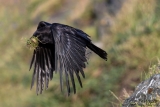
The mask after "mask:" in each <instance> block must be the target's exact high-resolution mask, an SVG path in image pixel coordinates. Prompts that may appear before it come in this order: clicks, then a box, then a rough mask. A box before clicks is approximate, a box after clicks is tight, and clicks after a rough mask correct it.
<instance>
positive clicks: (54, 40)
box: [27, 21, 107, 95]
mask: <svg viewBox="0 0 160 107" xmlns="http://www.w3.org/2000/svg"><path fill="white" fill-rule="evenodd" d="M27 46H29V47H33V48H34V52H33V57H32V60H31V64H30V69H31V68H32V66H34V72H33V77H32V83H31V88H32V87H33V85H34V81H35V80H36V81H37V86H36V92H37V94H39V93H42V91H43V89H44V88H45V89H47V88H48V85H49V80H51V79H52V78H53V74H54V72H59V74H60V86H61V91H62V90H63V76H65V83H66V86H67V92H68V95H69V94H70V92H71V89H70V84H72V87H73V91H74V93H76V86H75V80H74V75H76V77H77V79H78V81H79V84H80V86H81V87H82V82H81V78H80V74H81V75H82V77H83V78H84V77H85V74H84V71H83V68H85V67H86V65H85V62H87V59H86V54H85V53H86V48H89V49H91V50H92V51H93V52H95V53H96V54H97V55H99V56H100V57H101V58H103V59H104V60H107V53H106V52H105V51H104V50H102V49H100V48H99V47H97V46H95V45H94V44H93V43H92V42H91V40H90V38H89V36H88V35H87V34H86V33H84V32H83V31H82V30H79V29H76V28H73V27H70V26H68V25H63V24H59V23H52V24H50V23H47V22H44V21H41V22H40V23H39V25H38V27H37V30H36V31H35V33H34V34H33V36H32V37H31V38H30V39H29V40H28V41H27ZM70 82H71V83H70Z"/></svg>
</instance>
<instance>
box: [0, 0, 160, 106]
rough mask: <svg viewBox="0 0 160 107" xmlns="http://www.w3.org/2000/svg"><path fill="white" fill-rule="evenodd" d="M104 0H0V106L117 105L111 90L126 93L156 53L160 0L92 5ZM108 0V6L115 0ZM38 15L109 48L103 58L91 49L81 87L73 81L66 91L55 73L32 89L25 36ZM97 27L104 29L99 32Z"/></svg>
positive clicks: (151, 62)
mask: <svg viewBox="0 0 160 107" xmlns="http://www.w3.org/2000/svg"><path fill="white" fill-rule="evenodd" d="M104 1H105V0H95V1H94V2H93V1H92V0H79V1H74V0H44V1H42V0H28V1H26V0H8V1H7V2H6V1H5V0H1V1H0V10H1V11H0V20H1V22H0V35H1V36H0V50H1V51H0V72H1V78H0V87H1V88H0V106H1V107H10V106H12V107H44V106H45V107H50V106H59V107H75V106H76V107H111V106H113V107H116V106H117V107H119V106H121V104H120V103H119V102H118V101H117V99H116V98H115V97H114V95H115V96H118V97H123V95H124V93H123V92H124V91H123V90H124V89H125V90H126V91H127V93H130V92H131V91H133V90H134V88H135V86H136V85H138V83H139V82H140V81H141V80H142V79H141V74H143V73H144V72H145V73H147V71H148V66H150V65H151V64H156V62H157V58H159V55H160V50H159V49H160V42H159V38H160V35H159V34H160V31H159V29H160V15H159V11H160V10H159V9H160V7H159V5H160V1H159V0H126V1H125V2H123V3H122V6H121V8H120V9H119V10H117V12H116V13H114V14H113V13H112V14H111V13H110V12H108V11H110V9H108V11H107V12H105V9H103V7H101V5H100V6H99V7H98V8H102V9H101V11H104V13H105V14H103V13H102V14H101V13H96V12H97V11H95V10H96V9H95V8H94V7H96V6H95V5H96V4H101V3H102V2H104ZM108 1H109V0H108ZM107 3H108V5H110V7H111V8H112V6H113V4H112V3H110V2H107ZM113 3H114V2H113ZM102 4H103V3H102ZM113 7H114V6H113ZM112 11H113V10H112ZM100 16H101V17H100ZM105 17H107V18H106V19H103V18H105ZM41 20H45V21H48V22H59V23H64V24H68V25H71V26H74V27H77V28H80V29H82V30H84V31H86V33H88V34H89V35H90V36H91V38H93V40H94V41H95V42H98V43H100V44H102V45H103V46H102V47H103V49H105V50H106V51H107V53H108V61H107V62H105V61H103V60H102V59H100V58H99V57H98V56H96V55H94V54H91V56H89V64H88V65H87V68H86V69H85V70H84V71H85V74H86V78H85V79H83V80H82V82H83V88H80V86H79V85H78V84H76V85H77V88H78V90H77V93H76V94H72V95H71V96H69V97H68V96H67V94H66V92H63V93H61V91H60V86H59V75H58V74H57V75H54V78H53V80H52V81H51V82H50V84H49V88H48V89H47V90H46V91H44V92H43V94H41V95H38V96H37V95H36V92H35V89H32V90H30V83H31V77H32V71H30V72H29V71H28V69H29V62H30V59H31V56H32V50H29V49H28V48H27V46H26V42H27V40H28V38H30V37H31V36H32V34H33V32H34V31H35V29H36V27H37V24H38V23H39V21H41ZM108 20H109V22H108ZM105 22H107V24H106V25H104V24H105ZM108 23H109V25H108ZM107 26H109V27H107ZM101 28H102V29H104V31H105V33H103V34H102V33H100V30H101ZM99 29H100V30H99ZM113 93H114V95H113Z"/></svg>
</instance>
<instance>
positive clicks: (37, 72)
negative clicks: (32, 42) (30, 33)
mask: <svg viewBox="0 0 160 107" xmlns="http://www.w3.org/2000/svg"><path fill="white" fill-rule="evenodd" d="M54 61H55V59H54V46H48V45H45V46H43V47H41V46H38V47H37V48H36V49H35V50H34V52H33V57H32V60H31V64H30V69H31V68H32V65H34V71H33V77H32V83H31V88H32V87H33V85H34V81H35V80H36V79H37V86H36V92H37V94H39V93H42V91H43V89H44V87H45V88H46V89H47V88H48V84H49V80H50V79H52V77H53V71H54Z"/></svg>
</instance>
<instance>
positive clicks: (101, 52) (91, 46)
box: [87, 42, 107, 61]
mask: <svg viewBox="0 0 160 107" xmlns="http://www.w3.org/2000/svg"><path fill="white" fill-rule="evenodd" d="M87 47H88V48H89V49H91V50H92V51H93V52H95V53H96V54H97V55H99V56H100V57H101V58H103V59H104V60H106V61H107V53H106V52H105V51H104V50H102V49H100V48H99V47H97V46H95V45H94V44H92V43H91V42H90V43H88V44H87Z"/></svg>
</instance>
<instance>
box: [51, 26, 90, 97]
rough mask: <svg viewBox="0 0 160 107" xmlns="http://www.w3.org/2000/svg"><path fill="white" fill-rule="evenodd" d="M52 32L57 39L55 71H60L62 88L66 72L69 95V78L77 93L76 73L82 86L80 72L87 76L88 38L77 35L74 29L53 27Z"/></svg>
mask: <svg viewBox="0 0 160 107" xmlns="http://www.w3.org/2000/svg"><path fill="white" fill-rule="evenodd" d="M52 33H53V38H54V41H55V71H56V72H59V73H60V85H61V90H63V74H65V78H66V86H67V91H68V95H69V94H70V83H69V78H70V81H71V83H72V87H73V91H74V93H76V86H75V80H74V73H75V75H76V77H77V79H78V82H79V84H80V86H81V87H82V82H81V78H80V76H79V72H80V73H81V74H82V76H83V77H85V75H84V71H83V68H85V62H86V61H87V59H86V57H85V52H86V40H85V39H84V38H83V37H80V36H79V35H77V34H76V32H75V31H74V30H73V31H69V30H65V29H56V28H52Z"/></svg>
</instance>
